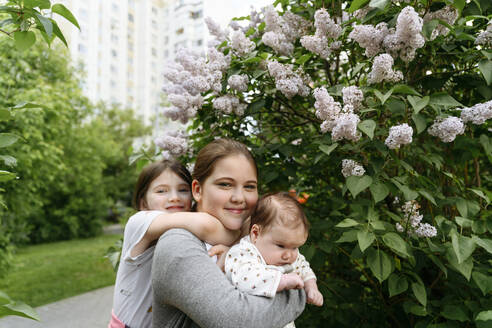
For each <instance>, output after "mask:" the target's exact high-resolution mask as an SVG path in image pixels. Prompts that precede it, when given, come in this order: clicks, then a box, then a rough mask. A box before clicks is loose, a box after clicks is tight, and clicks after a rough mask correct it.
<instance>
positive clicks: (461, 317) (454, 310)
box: [441, 304, 470, 322]
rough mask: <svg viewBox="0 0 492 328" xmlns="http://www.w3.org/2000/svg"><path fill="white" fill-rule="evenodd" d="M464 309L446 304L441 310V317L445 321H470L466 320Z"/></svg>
mask: <svg viewBox="0 0 492 328" xmlns="http://www.w3.org/2000/svg"><path fill="white" fill-rule="evenodd" d="M464 309H466V308H465V307H464V306H463V307H462V306H457V305H450V304H446V305H444V309H443V310H442V312H441V315H442V316H443V317H445V318H446V319H450V320H458V321H461V322H465V321H468V320H470V319H469V318H468V315H467V314H466V310H464Z"/></svg>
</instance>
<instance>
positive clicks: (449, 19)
mask: <svg viewBox="0 0 492 328" xmlns="http://www.w3.org/2000/svg"><path fill="white" fill-rule="evenodd" d="M457 18H458V9H456V8H454V7H452V6H446V7H444V8H442V9H439V10H436V11H433V12H429V13H427V14H426V15H425V16H424V24H425V23H427V22H430V21H431V20H433V19H439V20H442V21H444V22H446V23H448V24H449V25H453V24H454V22H455V21H456V19H457ZM448 32H449V29H448V28H447V27H446V26H444V25H442V24H438V25H437V26H436V28H435V29H434V30H433V31H432V34H431V37H430V39H431V40H434V39H435V38H437V37H438V36H439V35H447V34H448Z"/></svg>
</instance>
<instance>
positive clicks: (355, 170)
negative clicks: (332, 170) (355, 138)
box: [342, 159, 366, 178]
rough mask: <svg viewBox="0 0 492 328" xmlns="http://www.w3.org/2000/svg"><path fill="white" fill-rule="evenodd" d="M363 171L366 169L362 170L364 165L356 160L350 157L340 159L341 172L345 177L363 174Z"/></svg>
mask: <svg viewBox="0 0 492 328" xmlns="http://www.w3.org/2000/svg"><path fill="white" fill-rule="evenodd" d="M365 172H366V170H364V167H363V166H362V165H360V164H359V163H358V162H356V161H354V160H352V159H344V160H342V174H343V176H344V177H345V178H347V177H350V176H352V175H355V176H358V177H360V176H363V175H364V173H365Z"/></svg>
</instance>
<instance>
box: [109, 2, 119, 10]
mask: <svg viewBox="0 0 492 328" xmlns="http://www.w3.org/2000/svg"><path fill="white" fill-rule="evenodd" d="M111 7H112V8H113V11H115V12H118V9H119V8H118V5H117V4H116V3H114V2H113V5H112V6H111Z"/></svg>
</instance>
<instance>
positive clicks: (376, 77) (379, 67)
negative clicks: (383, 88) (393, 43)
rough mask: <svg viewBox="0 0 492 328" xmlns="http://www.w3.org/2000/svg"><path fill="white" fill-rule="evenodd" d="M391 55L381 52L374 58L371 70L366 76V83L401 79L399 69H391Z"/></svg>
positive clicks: (392, 61)
mask: <svg viewBox="0 0 492 328" xmlns="http://www.w3.org/2000/svg"><path fill="white" fill-rule="evenodd" d="M393 63H394V60H393V57H391V56H390V55H388V54H381V55H379V56H377V57H376V58H374V62H373V63H372V70H371V72H370V73H369V76H368V77H367V83H369V84H374V83H380V82H383V81H388V82H398V81H400V80H402V79H403V74H402V72H400V71H394V70H393Z"/></svg>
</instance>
